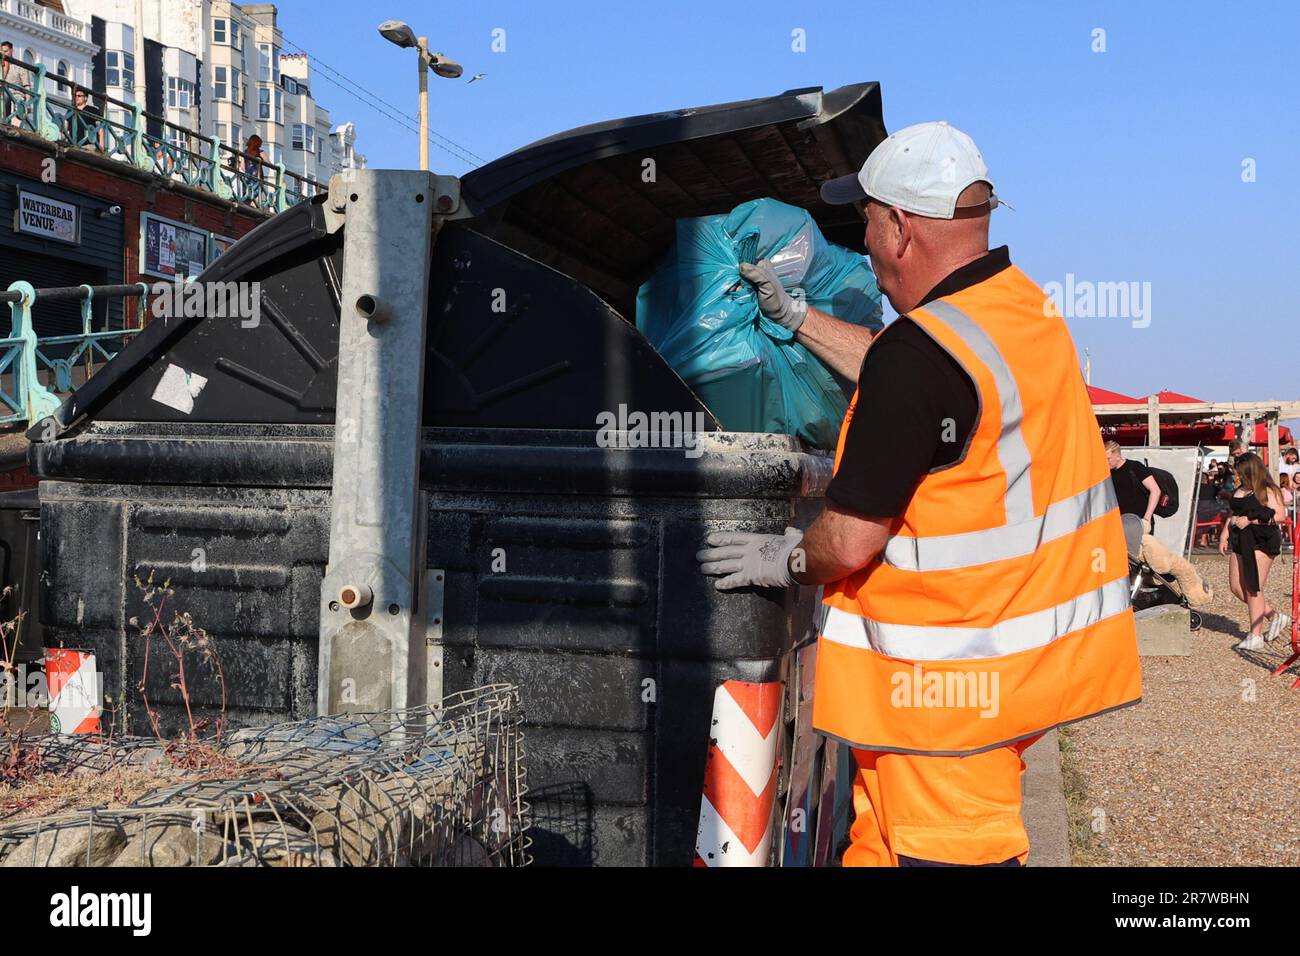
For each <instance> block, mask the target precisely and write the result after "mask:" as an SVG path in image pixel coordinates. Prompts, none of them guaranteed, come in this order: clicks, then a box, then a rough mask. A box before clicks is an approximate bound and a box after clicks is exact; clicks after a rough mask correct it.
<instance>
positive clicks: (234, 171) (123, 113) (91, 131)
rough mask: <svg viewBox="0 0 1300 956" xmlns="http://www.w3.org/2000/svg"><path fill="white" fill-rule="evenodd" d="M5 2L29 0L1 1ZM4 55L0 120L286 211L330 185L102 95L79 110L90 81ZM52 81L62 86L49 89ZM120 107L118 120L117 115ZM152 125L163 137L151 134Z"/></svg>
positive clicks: (221, 194)
mask: <svg viewBox="0 0 1300 956" xmlns="http://www.w3.org/2000/svg"><path fill="white" fill-rule="evenodd" d="M4 2H23V0H0V3H4ZM42 9H44V8H42ZM0 59H7V60H8V61H9V63H10V64H11V66H10V69H9V79H8V80H7V81H0V124H3V125H5V126H9V127H13V128H17V129H23V130H27V131H28V132H32V133H36V134H37V135H39V136H41V137H42V138H44V139H47V140H49V141H50V142H55V143H62V144H63V145H65V146H70V147H73V148H75V149H81V150H85V151H87V152H90V153H96V154H98V155H100V156H103V157H105V158H107V159H111V160H115V161H117V162H121V163H125V164H127V165H130V166H133V167H135V168H136V169H141V170H145V171H147V172H152V173H155V174H157V175H159V176H162V177H163V178H165V179H170V180H172V181H174V182H179V183H184V184H185V185H187V186H192V187H195V188H197V189H204V190H207V191H208V192H211V193H213V194H215V195H216V196H219V197H221V198H222V199H229V200H234V201H235V202H240V203H243V204H245V205H247V206H252V207H253V208H255V209H260V210H264V211H266V212H282V211H284V210H285V209H288V208H289V207H290V206H294V205H296V204H298V203H300V202H302V201H303V200H304V199H309V198H310V197H312V196H315V195H317V194H319V193H324V192H325V191H326V188H327V187H326V186H325V185H324V184H322V183H320V182H317V181H316V180H314V179H308V178H307V177H305V176H299V175H297V174H296V173H292V172H289V171H288V170H286V169H285V168H284V164H283V163H276V164H271V163H267V162H264V161H262V160H259V159H254V158H253V157H250V156H247V155H245V154H243V153H241V152H239V151H238V150H236V149H233V148H231V147H230V146H227V145H226V144H224V143H222V142H221V140H219V139H217V138H216V137H208V136H200V135H199V134H198V133H195V132H194V131H193V130H190V129H188V128H186V127H184V126H178V125H176V124H175V123H171V122H168V121H167V120H166V119H165V118H163V117H160V116H154V115H152V114H147V113H145V112H144V111H143V110H142V109H141V108H140V107H139V106H138V105H135V104H131V103H126V102H123V101H121V100H117V99H114V98H113V97H111V96H106V95H104V94H102V93H96V94H93V96H92V98H91V105H92V106H94V107H95V109H94V110H93V111H92V110H90V109H83V110H78V109H76V108H75V107H74V106H73V93H74V91H76V90H84V89H85V88H84V87H80V86H78V85H77V84H75V83H73V82H72V81H71V80H68V79H66V78H64V77H61V76H54V75H51V74H47V73H46V71H45V67H44V66H43V65H42V66H33V65H31V64H27V63H24V62H23V61H21V60H17V59H13V58H9V57H3V56H2V55H0ZM47 82H48V83H52V84H54V86H55V87H56V88H57V90H58V92H57V93H53V94H52V93H50V92H49V91H48V90H47ZM87 92H88V93H89V91H87ZM101 111H102V112H101ZM115 112H116V113H117V114H118V115H120V117H121V118H120V119H118V118H114V115H113V114H114V113H115ZM105 114H107V115H105ZM151 126H152V127H154V128H157V129H160V130H161V131H162V135H161V136H152V135H150V134H149V132H148V129H149V127H151Z"/></svg>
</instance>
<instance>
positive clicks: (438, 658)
mask: <svg viewBox="0 0 1300 956" xmlns="http://www.w3.org/2000/svg"><path fill="white" fill-rule="evenodd" d="M446 577H447V572H446V571H444V570H443V569H442V568H429V569H428V570H427V571H425V577H424V614H425V627H424V675H425V677H424V687H425V702H426V703H429V704H434V705H437V704H441V703H442V660H443V637H442V634H443V614H444V608H445V606H446V593H447V592H446V587H447V581H446Z"/></svg>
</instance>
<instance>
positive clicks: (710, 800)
mask: <svg viewBox="0 0 1300 956" xmlns="http://www.w3.org/2000/svg"><path fill="white" fill-rule="evenodd" d="M784 695H785V687H784V685H783V684H782V683H781V682H780V681H775V682H773V683H767V684H748V683H745V682H743V681H727V682H726V683H725V684H722V685H721V686H720V687H719V688H718V689H717V691H716V692H715V693H714V695H713V726H712V733H711V734H710V740H709V753H708V760H707V762H706V763H705V766H704V796H703V798H702V799H701V800H700V826H699V831H698V833H697V834H696V837H695V865H696V866H767V864H768V860H769V859H770V858H771V854H772V827H773V820H772V807H773V803H774V802H775V800H776V788H777V769H778V766H777V746H778V743H779V740H780V734H781V727H780V723H781V720H780V718H781V702H782V699H783V698H784Z"/></svg>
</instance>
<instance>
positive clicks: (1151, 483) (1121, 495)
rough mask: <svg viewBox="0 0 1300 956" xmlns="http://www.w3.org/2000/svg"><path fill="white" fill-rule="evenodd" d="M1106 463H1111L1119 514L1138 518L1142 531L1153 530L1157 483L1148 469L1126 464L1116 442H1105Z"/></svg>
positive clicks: (1151, 531) (1134, 464)
mask: <svg viewBox="0 0 1300 956" xmlns="http://www.w3.org/2000/svg"><path fill="white" fill-rule="evenodd" d="M1106 461H1107V462H1108V463H1109V464H1110V480H1111V483H1112V484H1113V485H1114V486H1115V497H1116V499H1118V501H1119V512H1120V514H1121V515H1137V516H1138V517H1139V518H1141V519H1142V530H1143V531H1144V532H1146V533H1147V534H1152V533H1154V531H1155V513H1156V508H1157V506H1158V505H1159V504H1160V498H1161V496H1162V492H1161V490H1160V484H1159V482H1157V481H1156V476H1155V475H1154V474H1153V473H1152V471H1151V469H1150V468H1148V467H1147V466H1146V465H1144V464H1142V462H1140V461H1129V460H1128V459H1127V458H1125V457H1124V456H1123V455H1121V454H1120V444H1119V442H1117V441H1108V442H1106Z"/></svg>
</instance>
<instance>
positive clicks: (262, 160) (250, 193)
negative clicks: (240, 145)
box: [229, 133, 267, 202]
mask: <svg viewBox="0 0 1300 956" xmlns="http://www.w3.org/2000/svg"><path fill="white" fill-rule="evenodd" d="M266 163H267V156H266V153H264V152H263V151H262V137H260V136H258V135H257V134H256V133H254V134H253V135H252V136H250V137H248V142H246V143H245V144H244V151H243V152H242V153H236V154H234V155H232V156H231V157H230V164H229V165H230V168H231V169H232V170H234V171H235V172H236V173H238V174H239V175H238V176H236V178H235V186H236V198H237V199H239V200H241V201H243V202H252V201H253V200H254V199H256V197H257V184H258V183H259V182H261V181H262V180H263V179H264V178H265V176H266Z"/></svg>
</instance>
